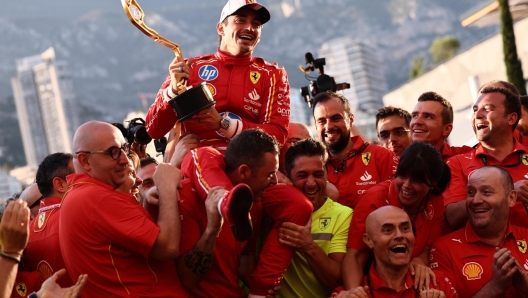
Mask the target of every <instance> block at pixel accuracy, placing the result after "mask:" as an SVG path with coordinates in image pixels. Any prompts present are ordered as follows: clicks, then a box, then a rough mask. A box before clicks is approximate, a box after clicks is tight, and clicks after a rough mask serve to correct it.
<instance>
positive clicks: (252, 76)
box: [249, 71, 260, 84]
mask: <svg viewBox="0 0 528 298" xmlns="http://www.w3.org/2000/svg"><path fill="white" fill-rule="evenodd" d="M249 78H250V79H251V82H252V83H253V84H256V83H257V82H258V81H259V79H260V72H258V71H250V72H249Z"/></svg>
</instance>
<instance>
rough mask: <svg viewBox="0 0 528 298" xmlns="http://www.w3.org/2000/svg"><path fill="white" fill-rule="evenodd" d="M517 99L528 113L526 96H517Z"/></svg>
mask: <svg viewBox="0 0 528 298" xmlns="http://www.w3.org/2000/svg"><path fill="white" fill-rule="evenodd" d="M519 99H520V100H521V106H522V107H523V108H524V109H525V110H526V111H528V95H521V96H519Z"/></svg>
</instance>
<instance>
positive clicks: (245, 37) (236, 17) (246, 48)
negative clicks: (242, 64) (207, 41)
mask: <svg viewBox="0 0 528 298" xmlns="http://www.w3.org/2000/svg"><path fill="white" fill-rule="evenodd" d="M216 28H217V31H218V34H220V35H221V36H222V40H221V42H220V50H222V51H224V52H227V53H229V54H231V55H233V56H235V57H244V56H249V55H251V54H252V52H253V50H254V49H255V47H256V46H257V43H258V42H259V41H260V34H261V32H262V22H261V21H260V19H259V17H258V15H257V13H256V12H255V11H254V10H253V9H250V8H241V9H239V10H237V11H236V12H235V14H233V15H231V16H228V17H227V18H226V20H225V21H224V22H221V23H218V25H217V27H216Z"/></svg>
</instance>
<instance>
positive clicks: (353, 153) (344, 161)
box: [327, 142, 369, 175]
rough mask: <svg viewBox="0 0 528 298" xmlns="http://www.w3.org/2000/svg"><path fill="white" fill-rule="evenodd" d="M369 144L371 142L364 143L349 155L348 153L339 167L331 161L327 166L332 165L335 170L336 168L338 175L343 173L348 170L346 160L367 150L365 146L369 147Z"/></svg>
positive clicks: (335, 171)
mask: <svg viewBox="0 0 528 298" xmlns="http://www.w3.org/2000/svg"><path fill="white" fill-rule="evenodd" d="M368 145H369V142H365V143H363V145H362V146H361V148H359V149H358V150H356V151H354V152H352V153H350V154H349V155H347V156H346V157H345V158H344V159H343V160H342V161H341V162H340V163H339V164H338V165H337V167H334V165H333V164H332V163H331V162H328V163H327V168H328V165H331V166H332V167H333V168H334V169H335V170H334V175H337V173H342V172H344V171H345V170H346V162H347V160H349V159H351V158H352V157H354V156H356V155H358V154H359V153H361V152H363V150H365V148H367V146H368Z"/></svg>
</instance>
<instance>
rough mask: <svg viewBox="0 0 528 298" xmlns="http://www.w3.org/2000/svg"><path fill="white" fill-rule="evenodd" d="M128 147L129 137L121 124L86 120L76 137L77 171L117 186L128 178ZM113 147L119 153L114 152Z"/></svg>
mask: <svg viewBox="0 0 528 298" xmlns="http://www.w3.org/2000/svg"><path fill="white" fill-rule="evenodd" d="M116 147H117V148H116ZM119 148H122V149H121V150H119ZM127 148H128V147H126V141H125V138H124V137H123V134H122V133H121V131H120V130H119V129H118V128H117V127H115V126H113V125H111V124H109V123H105V122H98V121H90V122H87V123H84V124H83V125H81V126H79V128H77V131H76V132H75V135H74V137H73V151H74V154H75V155H74V158H73V166H74V168H75V173H77V174H88V175H89V176H91V177H92V178H95V179H97V180H100V181H101V182H104V183H106V184H109V185H111V186H112V187H114V188H117V187H119V186H120V185H121V184H123V183H124V182H125V168H126V167H127V165H128V158H127V153H128V149H127ZM112 151H113V152H115V154H111V152H112ZM125 151H126V152H125ZM123 153H124V154H123ZM116 158H117V159H116Z"/></svg>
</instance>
